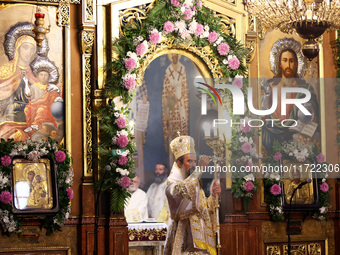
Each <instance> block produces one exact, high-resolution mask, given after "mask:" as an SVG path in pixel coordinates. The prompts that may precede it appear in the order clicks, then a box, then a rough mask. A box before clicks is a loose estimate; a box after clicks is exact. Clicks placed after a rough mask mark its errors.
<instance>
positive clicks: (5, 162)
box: [1, 155, 12, 166]
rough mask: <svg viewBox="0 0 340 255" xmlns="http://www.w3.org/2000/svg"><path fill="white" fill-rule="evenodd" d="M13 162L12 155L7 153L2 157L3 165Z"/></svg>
mask: <svg viewBox="0 0 340 255" xmlns="http://www.w3.org/2000/svg"><path fill="white" fill-rule="evenodd" d="M11 163H12V159H11V157H10V156H7V155H5V156H3V157H2V158H1V164H2V165H3V166H9V165H10V164H11Z"/></svg>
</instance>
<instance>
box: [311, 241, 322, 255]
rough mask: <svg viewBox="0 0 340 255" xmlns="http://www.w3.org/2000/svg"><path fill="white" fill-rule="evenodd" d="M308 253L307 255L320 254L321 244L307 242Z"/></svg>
mask: <svg viewBox="0 0 340 255" xmlns="http://www.w3.org/2000/svg"><path fill="white" fill-rule="evenodd" d="M308 254H309V255H321V244H320V243H310V244H308Z"/></svg>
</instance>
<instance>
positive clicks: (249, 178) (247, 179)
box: [243, 174, 255, 182]
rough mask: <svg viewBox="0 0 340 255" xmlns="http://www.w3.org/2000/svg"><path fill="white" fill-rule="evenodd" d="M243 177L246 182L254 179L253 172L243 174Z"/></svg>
mask: <svg viewBox="0 0 340 255" xmlns="http://www.w3.org/2000/svg"><path fill="white" fill-rule="evenodd" d="M243 179H245V180H246V182H247V181H254V180H255V177H254V175H253V174H248V175H246V176H244V177H243Z"/></svg>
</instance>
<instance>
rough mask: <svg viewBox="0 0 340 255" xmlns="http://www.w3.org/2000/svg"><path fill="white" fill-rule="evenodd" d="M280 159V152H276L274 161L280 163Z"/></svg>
mask: <svg viewBox="0 0 340 255" xmlns="http://www.w3.org/2000/svg"><path fill="white" fill-rule="evenodd" d="M281 158H282V154H281V153H280V152H276V153H275V155H274V156H273V159H274V160H275V161H280V159H281Z"/></svg>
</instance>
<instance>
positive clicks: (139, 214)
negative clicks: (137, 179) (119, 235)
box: [124, 189, 148, 222]
mask: <svg viewBox="0 0 340 255" xmlns="http://www.w3.org/2000/svg"><path fill="white" fill-rule="evenodd" d="M124 214H125V217H126V221H127V222H141V221H143V220H144V219H147V218H148V198H147V196H146V193H145V192H144V191H143V190H141V189H137V190H136V191H135V192H133V193H132V194H131V197H130V199H129V200H128V202H127V204H126V206H125V209H124Z"/></svg>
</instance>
